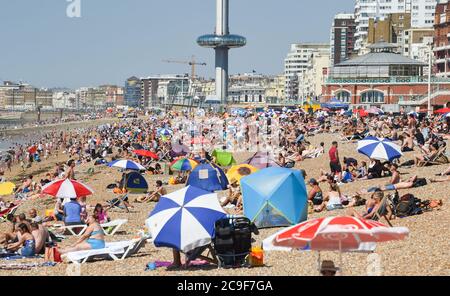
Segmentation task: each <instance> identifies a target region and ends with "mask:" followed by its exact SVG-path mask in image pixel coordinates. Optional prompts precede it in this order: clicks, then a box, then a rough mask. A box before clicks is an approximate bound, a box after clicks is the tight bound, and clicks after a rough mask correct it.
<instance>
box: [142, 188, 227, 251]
mask: <svg viewBox="0 0 450 296" xmlns="http://www.w3.org/2000/svg"><path fill="white" fill-rule="evenodd" d="M225 216H226V214H225V212H224V210H223V209H222V207H221V206H220V203H219V201H218V197H217V194H215V193H211V192H208V191H204V190H202V189H199V188H196V187H192V186H187V187H185V188H183V189H181V190H178V191H176V192H173V193H170V194H168V195H165V196H163V197H161V198H160V200H159V202H158V203H157V204H156V207H155V209H154V210H153V211H152V213H151V214H150V216H149V218H148V219H147V220H146V225H147V227H148V229H149V231H150V233H151V235H152V238H153V243H154V244H155V246H156V247H169V248H174V249H176V250H179V251H182V252H184V253H186V252H189V251H192V250H194V249H196V248H198V247H202V246H206V245H208V244H210V243H211V240H212V238H213V237H214V227H215V223H216V221H217V220H220V219H222V218H224V217H225Z"/></svg>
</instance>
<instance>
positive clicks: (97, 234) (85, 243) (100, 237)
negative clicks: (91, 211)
mask: <svg viewBox="0 0 450 296" xmlns="http://www.w3.org/2000/svg"><path fill="white" fill-rule="evenodd" d="M87 224H88V225H89V226H88V228H87V229H86V231H85V233H84V234H83V235H82V236H81V237H80V239H79V240H78V241H77V242H76V243H75V244H73V245H72V246H70V247H68V248H64V249H61V250H60V253H61V254H67V253H70V252H77V251H87V250H96V249H103V248H104V247H105V233H104V232H103V228H102V227H101V226H100V224H99V223H98V219H97V217H94V216H89V218H88V219H87Z"/></svg>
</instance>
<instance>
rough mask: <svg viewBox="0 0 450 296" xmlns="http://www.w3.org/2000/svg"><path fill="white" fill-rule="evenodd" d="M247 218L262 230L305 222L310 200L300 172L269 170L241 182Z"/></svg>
mask: <svg viewBox="0 0 450 296" xmlns="http://www.w3.org/2000/svg"><path fill="white" fill-rule="evenodd" d="M241 189H242V195H243V204H244V215H245V216H246V217H248V218H249V219H250V220H251V221H252V222H254V223H255V224H256V226H258V227H259V228H264V227H279V226H290V225H294V224H297V223H300V222H302V221H305V220H306V218H307V214H308V196H307V192H306V186H305V181H304V179H303V176H302V174H301V172H300V171H299V170H291V169H286V168H275V167H272V168H267V169H263V170H261V171H258V172H256V173H253V174H251V175H249V176H247V177H244V178H242V179H241Z"/></svg>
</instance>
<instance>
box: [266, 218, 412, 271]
mask: <svg viewBox="0 0 450 296" xmlns="http://www.w3.org/2000/svg"><path fill="white" fill-rule="evenodd" d="M408 235H409V229H408V228H406V227H388V226H386V225H384V224H382V223H380V222H377V221H373V220H365V219H362V218H356V217H346V216H343V217H323V218H317V219H313V220H309V221H305V222H303V223H300V224H298V225H295V226H292V227H289V228H285V229H283V230H281V231H279V232H277V233H275V234H274V235H271V236H270V237H268V238H266V239H265V240H264V241H263V248H264V250H273V251H277V250H279V251H291V250H293V249H297V250H311V251H319V262H320V251H339V256H340V262H341V266H342V252H354V251H359V252H370V251H373V250H374V249H375V247H376V243H381V242H387V241H393V240H402V239H405V238H406V237H407V236H408ZM319 264H320V263H319Z"/></svg>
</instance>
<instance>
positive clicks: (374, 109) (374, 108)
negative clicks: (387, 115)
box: [367, 107, 384, 115]
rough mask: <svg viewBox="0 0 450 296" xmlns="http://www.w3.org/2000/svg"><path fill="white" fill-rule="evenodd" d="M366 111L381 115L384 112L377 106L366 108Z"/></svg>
mask: <svg viewBox="0 0 450 296" xmlns="http://www.w3.org/2000/svg"><path fill="white" fill-rule="evenodd" d="M367 113H369V114H374V115H382V114H384V111H383V110H381V109H380V108H377V107H371V108H370V109H369V110H367Z"/></svg>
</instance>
